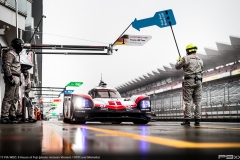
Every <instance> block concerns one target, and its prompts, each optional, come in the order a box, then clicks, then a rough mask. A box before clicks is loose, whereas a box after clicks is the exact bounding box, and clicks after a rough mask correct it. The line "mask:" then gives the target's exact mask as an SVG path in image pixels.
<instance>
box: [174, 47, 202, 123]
mask: <svg viewBox="0 0 240 160" xmlns="http://www.w3.org/2000/svg"><path fill="white" fill-rule="evenodd" d="M186 52H187V55H186V56H185V57H183V58H181V57H179V58H178V62H177V63H176V65H175V68H176V69H181V68H183V71H184V81H183V85H182V89H183V92H182V93H183V102H184V105H185V110H184V122H183V123H181V125H188V126H189V125H190V119H191V101H193V105H195V109H194V119H195V123H194V125H195V126H199V125H200V119H201V100H202V72H203V61H202V60H201V59H200V58H199V57H198V56H196V52H197V47H196V46H195V45H194V44H189V45H187V47H186Z"/></svg>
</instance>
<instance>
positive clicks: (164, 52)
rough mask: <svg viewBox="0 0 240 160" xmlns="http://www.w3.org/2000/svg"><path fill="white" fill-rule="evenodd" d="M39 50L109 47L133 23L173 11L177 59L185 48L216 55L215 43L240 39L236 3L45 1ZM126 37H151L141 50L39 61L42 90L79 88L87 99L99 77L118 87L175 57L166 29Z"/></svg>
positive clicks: (217, 0)
mask: <svg viewBox="0 0 240 160" xmlns="http://www.w3.org/2000/svg"><path fill="white" fill-rule="evenodd" d="M43 2H44V5H43V14H44V15H45V16H46V18H45V19H43V44H62V45H103V46H108V45H109V44H111V43H113V42H114V41H115V40H116V39H117V38H118V37H119V36H120V35H121V34H122V32H123V31H124V30H125V29H126V28H127V27H128V26H129V24H131V22H132V21H134V19H135V18H136V19H138V20H140V19H145V18H150V17H153V16H154V14H155V13H156V12H159V11H163V10H168V9H172V11H173V13H174V17H175V20H176V25H174V26H173V31H174V34H175V37H176V40H177V44H178V47H179V50H180V53H181V55H182V56H184V55H185V47H186V45H187V44H188V43H194V44H196V45H197V46H198V49H199V50H198V52H200V53H204V52H205V51H204V48H213V49H217V46H216V42H223V43H227V44H229V43H230V39H229V36H230V35H231V36H238V37H240V29H239V28H240V21H239V18H238V17H239V15H240V10H239V6H240V1H239V0H208V1H201V0H181V1H179V0H121V1H117V0H101V1H100V0H58V1H57V2H56V0H44V1H43ZM125 34H129V35H150V36H152V39H151V40H150V41H148V42H147V43H146V44H144V45H143V46H114V48H116V49H118V51H117V52H114V53H113V54H112V55H104V56H100V55H98V56H93V55H78V56H74V55H43V80H42V85H43V86H55V87H64V86H65V85H66V84H68V83H69V82H71V81H77V82H83V85H82V86H81V87H80V88H79V91H80V92H82V93H87V92H88V91H89V90H90V89H91V88H92V87H94V86H96V85H98V83H99V81H100V78H101V74H102V79H103V80H104V81H105V82H106V83H107V84H108V86H112V87H117V86H119V85H121V84H123V83H126V82H128V81H131V80H133V79H135V78H138V77H139V76H142V75H143V74H147V73H151V71H153V70H154V71H155V70H156V69H157V68H162V66H169V62H174V63H175V62H176V59H177V58H178V51H177V48H176V45H175V42H174V39H173V35H172V32H171V28H170V27H166V28H159V27H157V26H150V27H146V28H142V29H141V30H140V31H138V30H136V29H134V28H133V27H130V28H129V29H128V30H127V31H126V32H125Z"/></svg>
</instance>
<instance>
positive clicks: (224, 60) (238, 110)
mask: <svg viewBox="0 0 240 160" xmlns="http://www.w3.org/2000/svg"><path fill="white" fill-rule="evenodd" d="M230 42H231V44H224V43H219V42H217V43H216V45H217V49H216V50H215V49H210V48H204V49H205V54H200V53H197V56H199V57H200V58H201V59H202V60H203V63H204V72H203V93H202V103H201V105H202V119H211V120H215V119H218V120H220V119H221V120H223V119H228V120H230V119H231V120H236V121H239V119H240V38H239V37H236V36H230ZM170 66H171V67H167V66H163V68H161V69H159V68H157V71H152V73H147V74H146V75H143V76H141V77H139V78H136V79H134V80H131V81H129V82H127V83H125V84H122V85H120V86H118V87H116V88H117V89H118V91H119V92H120V93H121V95H122V96H123V97H126V98H127V97H130V96H131V95H137V94H147V95H149V96H150V97H151V105H152V109H153V110H154V111H155V114H156V117H155V119H157V120H164V119H167V120H170V119H175V120H176V119H182V118H183V101H182V89H181V88H182V81H183V71H182V70H181V71H180V70H176V69H175V64H173V63H170ZM193 107H194V106H193ZM193 107H192V108H193Z"/></svg>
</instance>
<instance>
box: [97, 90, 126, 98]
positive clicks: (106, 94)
mask: <svg viewBox="0 0 240 160" xmlns="http://www.w3.org/2000/svg"><path fill="white" fill-rule="evenodd" d="M97 93H98V94H99V95H98V96H97V97H99V98H121V95H120V94H119V92H118V91H114V90H98V91H97Z"/></svg>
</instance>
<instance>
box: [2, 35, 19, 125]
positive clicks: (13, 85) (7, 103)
mask: <svg viewBox="0 0 240 160" xmlns="http://www.w3.org/2000/svg"><path fill="white" fill-rule="evenodd" d="M23 46H24V41H23V40H22V39H20V38H15V39H13V40H12V42H11V47H10V48H9V49H8V51H7V52H3V54H2V63H3V64H2V68H3V71H4V77H3V79H4V83H5V93H4V98H3V101H2V110H1V122H2V123H19V121H18V119H17V118H16V108H17V102H18V99H19V85H20V83H21V82H20V74H21V65H20V56H19V53H20V52H21V51H22V49H23Z"/></svg>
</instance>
